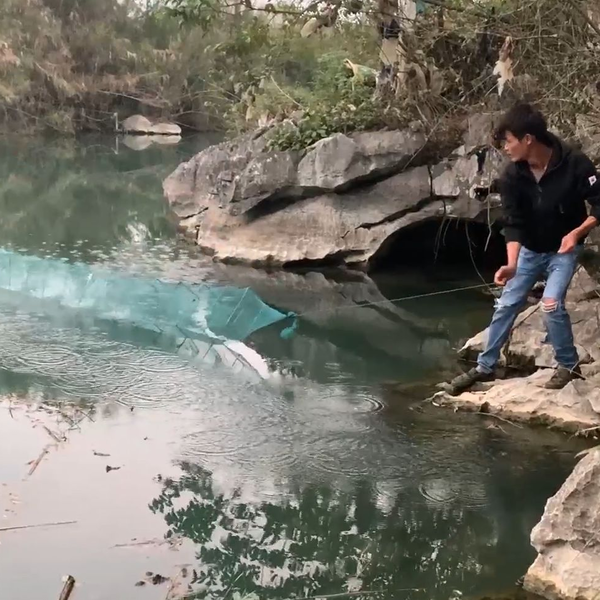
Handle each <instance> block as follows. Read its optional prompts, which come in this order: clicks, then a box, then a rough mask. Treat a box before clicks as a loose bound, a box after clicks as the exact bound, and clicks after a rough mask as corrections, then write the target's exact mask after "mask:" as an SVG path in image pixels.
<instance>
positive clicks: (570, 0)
mask: <svg viewBox="0 0 600 600" xmlns="http://www.w3.org/2000/svg"><path fill="white" fill-rule="evenodd" d="M567 4H568V5H569V6H570V7H571V8H572V9H573V10H575V11H576V12H577V13H579V15H580V16H582V17H583V19H584V20H585V22H586V23H587V24H588V25H589V26H590V27H591V28H592V29H593V30H594V31H595V32H596V34H597V35H600V28H599V27H598V25H596V23H594V21H592V20H591V19H590V17H589V15H588V14H586V13H585V11H583V10H582V9H581V7H580V6H579V5H577V4H576V3H575V2H573V0H567Z"/></svg>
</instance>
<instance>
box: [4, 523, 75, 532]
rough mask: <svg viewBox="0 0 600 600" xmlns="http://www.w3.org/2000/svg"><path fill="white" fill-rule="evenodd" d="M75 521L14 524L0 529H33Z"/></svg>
mask: <svg viewBox="0 0 600 600" xmlns="http://www.w3.org/2000/svg"><path fill="white" fill-rule="evenodd" d="M74 523H77V521H57V522H56V523H39V524H38V525H15V526H14V527H0V532H2V531H16V530H17V529H34V528H36V527H57V526H58V525H73V524H74Z"/></svg>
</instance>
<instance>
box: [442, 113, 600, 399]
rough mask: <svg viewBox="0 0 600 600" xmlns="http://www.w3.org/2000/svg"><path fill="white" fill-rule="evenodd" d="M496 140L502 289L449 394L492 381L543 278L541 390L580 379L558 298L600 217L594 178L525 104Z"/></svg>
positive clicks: (587, 164)
mask: <svg viewBox="0 0 600 600" xmlns="http://www.w3.org/2000/svg"><path fill="white" fill-rule="evenodd" d="M496 135H497V136H498V138H499V139H502V140H504V150H505V152H506V154H507V155H508V157H509V158H510V160H511V164H510V165H509V166H508V167H507V169H506V171H505V172H504V174H503V175H502V177H501V179H500V181H499V190H500V194H501V197H502V208H503V212H504V236H505V239H506V250H507V257H508V260H507V264H506V265H504V266H503V267H500V269H498V271H497V272H496V275H495V277H494V281H495V283H496V284H497V285H500V286H503V287H504V290H503V292H502V296H501V297H500V299H499V300H498V302H497V304H496V309H495V312H494V316H493V317H492V322H491V324H490V326H489V329H488V339H487V345H486V347H485V350H484V351H483V352H482V353H481V354H480V355H479V358H478V360H477V367H476V368H474V369H471V370H470V371H468V372H467V373H464V374H462V375H460V376H459V377H457V378H455V379H454V380H453V381H451V382H450V383H449V384H444V388H445V389H446V390H447V391H449V392H450V393H451V394H454V395H456V394H460V393H461V392H463V391H465V390H467V389H469V388H470V387H471V386H472V385H473V384H475V383H476V382H479V381H489V380H491V379H493V378H494V370H495V368H496V364H497V363H498V360H499V358H500V351H501V350H502V347H503V346H504V344H505V343H506V341H507V339H508V336H509V333H510V330H511V328H512V326H513V324H514V322H515V318H516V317H517V314H518V313H519V312H520V310H521V309H522V308H523V306H524V304H525V302H526V299H527V296H528V294H529V292H530V291H531V289H532V288H533V286H534V284H535V283H536V282H537V281H538V279H539V278H540V277H541V276H542V275H545V276H546V288H545V290H544V295H543V298H542V306H541V308H542V311H543V316H544V321H545V325H546V329H547V332H548V341H549V342H550V343H551V344H552V346H553V348H554V354H555V357H556V361H557V363H558V365H559V367H558V369H557V370H556V371H555V373H554V374H553V376H552V378H551V379H550V380H549V381H548V383H547V384H546V385H545V387H546V388H548V389H556V390H558V389H562V388H563V387H564V386H565V385H567V383H569V382H570V381H571V380H573V379H575V378H579V377H581V371H580V369H579V357H578V355H577V350H576V349H575V345H574V343H573V331H572V328H571V320H570V318H569V315H568V313H567V311H566V309H565V296H566V293H567V289H568V287H569V284H570V283H571V279H572V278H573V275H574V273H575V269H576V267H577V260H578V256H579V253H580V250H581V248H582V244H583V241H584V240H585V237H586V236H587V234H588V233H589V232H590V231H591V230H592V229H593V228H594V227H596V225H597V224H598V222H599V220H600V181H597V177H598V174H597V173H596V169H595V167H594V165H593V164H592V162H591V161H590V159H589V158H587V157H586V156H585V155H584V154H582V153H581V152H578V151H575V150H572V149H570V148H569V147H567V146H566V145H565V144H564V143H563V142H562V141H561V140H559V139H558V138H557V137H556V136H554V135H553V134H551V133H550V132H549V131H548V128H547V125H546V121H545V119H544V117H543V116H542V114H541V113H540V112H538V111H537V110H536V109H534V108H533V107H532V106H530V105H528V104H519V105H517V106H515V107H514V108H512V109H511V110H509V111H508V113H506V115H505V116H504V118H503V120H502V122H501V124H500V126H499V127H498V129H497V132H496ZM586 200H587V201H588V202H589V203H590V205H591V215H590V216H588V212H587V207H586V204H585V201H586Z"/></svg>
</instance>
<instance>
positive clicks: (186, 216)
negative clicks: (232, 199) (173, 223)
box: [178, 206, 208, 221]
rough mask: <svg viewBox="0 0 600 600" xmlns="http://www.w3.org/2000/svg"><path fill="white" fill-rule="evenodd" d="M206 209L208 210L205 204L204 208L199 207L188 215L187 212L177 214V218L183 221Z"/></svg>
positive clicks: (196, 215)
mask: <svg viewBox="0 0 600 600" xmlns="http://www.w3.org/2000/svg"><path fill="white" fill-rule="evenodd" d="M207 210H208V206H205V207H204V208H201V209H200V210H197V211H196V212H193V213H190V214H189V215H187V214H185V215H178V218H179V220H180V221H185V220H186V219H193V218H194V217H198V216H200V215H201V214H202V213H204V212H206V211H207Z"/></svg>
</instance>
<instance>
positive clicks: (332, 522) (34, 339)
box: [0, 139, 573, 600]
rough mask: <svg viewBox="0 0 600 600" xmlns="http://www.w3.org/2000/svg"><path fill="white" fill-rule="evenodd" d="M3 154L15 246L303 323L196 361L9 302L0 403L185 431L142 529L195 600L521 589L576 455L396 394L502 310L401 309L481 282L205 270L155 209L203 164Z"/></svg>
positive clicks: (168, 338)
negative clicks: (178, 566)
mask: <svg viewBox="0 0 600 600" xmlns="http://www.w3.org/2000/svg"><path fill="white" fill-rule="evenodd" d="M209 142H210V140H199V141H198V142H197V143H198V144H199V145H200V146H202V145H203V144H208V143H209ZM190 144H191V143H190ZM5 147H6V148H9V147H10V152H8V151H6V152H4V153H2V154H1V155H0V156H2V158H1V159H0V174H1V175H2V184H0V206H1V207H2V211H3V219H2V221H1V222H0V234H1V236H2V239H3V244H5V245H6V246H8V247H11V248H13V249H19V250H20V251H21V252H24V253H28V254H33V255H36V256H53V257H60V258H64V259H66V260H68V261H74V260H78V261H84V262H87V263H89V264H93V265H96V266H98V265H101V266H104V267H108V268H111V269H118V270H120V271H123V272H126V273H129V274H143V275H145V276H151V277H159V278H164V279H166V280H169V281H183V282H187V283H198V282H210V283H219V284H222V283H226V284H229V285H234V286H238V287H246V286H248V287H250V288H252V289H253V290H254V291H255V292H256V293H257V294H258V296H259V297H260V298H262V299H263V300H264V301H265V302H267V303H269V304H270V305H271V306H273V307H275V308H277V309H279V310H281V311H282V312H284V313H285V312H288V311H294V312H296V313H299V314H301V315H303V316H302V317H301V318H300V326H299V328H298V331H297V332H296V334H295V335H294V336H293V337H292V338H291V339H282V338H281V337H280V336H279V330H278V329H276V328H275V329H273V328H265V329H263V330H261V331H259V332H257V333H255V334H253V335H252V336H251V337H250V338H249V339H247V340H244V342H243V343H242V344H239V343H238V344H231V343H220V344H214V342H213V341H211V340H204V342H205V343H206V348H207V350H206V352H194V351H188V348H187V347H186V346H185V345H182V343H181V342H182V341H183V340H182V339H180V338H179V337H178V336H177V335H167V334H164V333H161V331H150V330H148V329H144V328H140V327H135V326H134V325H129V326H125V325H124V324H123V323H116V322H114V321H111V320H110V319H106V318H105V319H99V318H93V317H92V316H90V315H89V314H82V313H81V311H78V310H77V309H73V308H71V309H69V308H66V307H64V306H63V307H61V306H59V305H57V304H56V303H52V302H51V301H49V300H46V299H42V298H38V299H31V298H29V297H28V296H27V295H25V294H17V293H15V292H8V291H4V292H2V293H1V294H0V336H1V337H2V344H1V345H0V390H1V391H2V392H3V393H5V394H7V393H11V394H14V395H16V396H19V397H20V398H25V399H27V400H28V401H31V400H32V399H35V400H37V401H42V402H47V403H52V402H56V401H58V402H63V401H69V402H80V403H85V404H86V405H87V406H90V407H100V408H102V407H110V406H114V403H119V404H121V405H126V406H130V407H133V408H136V409H137V410H136V412H135V413H131V414H132V415H133V414H138V411H139V409H142V408H145V409H148V410H147V411H142V412H146V413H153V414H159V415H161V416H162V415H164V416H165V420H167V417H169V418H171V417H173V415H175V416H176V417H177V418H179V419H180V425H181V427H180V428H179V429H178V435H177V436H176V438H175V439H173V443H172V446H170V448H172V459H173V461H174V462H175V463H176V464H177V465H179V466H180V468H181V474H180V475H178V476H175V477H167V478H165V480H164V481H163V482H162V488H163V489H162V492H161V493H160V495H159V496H158V497H156V498H154V499H153V498H150V497H149V498H146V499H145V501H144V503H143V504H140V505H139V507H136V509H137V511H138V512H139V513H140V514H141V513H146V512H148V505H149V506H150V509H151V511H152V512H153V513H155V514H156V515H160V516H162V517H163V518H164V521H165V528H166V530H165V535H167V536H173V535H179V536H183V537H185V538H187V539H188V540H190V541H191V542H192V543H193V544H194V546H195V553H196V559H197V560H196V563H195V564H194V565H193V570H194V583H193V585H192V588H193V591H194V593H195V594H196V595H197V597H199V598H204V597H206V598H215V599H216V598H223V597H224V595H227V596H228V597H232V598H235V597H236V596H235V594H236V593H238V594H239V596H238V597H243V596H244V595H249V594H251V593H254V594H256V595H257V596H258V597H259V598H281V599H284V598H291V597H307V596H308V597H310V596H314V595H316V594H337V593H340V592H343V591H350V592H354V591H361V590H362V591H368V592H378V593H379V594H378V596H377V595H375V594H373V596H374V597H380V598H385V599H390V600H391V599H394V600H397V599H399V600H401V599H403V598H414V599H416V600H419V599H420V598H423V599H428V600H447V599H448V598H452V597H454V596H456V597H458V595H459V594H463V595H464V594H476V593H484V592H486V593H488V592H500V591H503V590H504V589H508V588H510V587H511V586H512V585H513V583H514V581H515V580H516V579H517V578H518V577H519V576H521V575H522V574H523V572H524V570H525V569H526V567H527V566H528V563H529V561H530V560H531V551H530V549H529V544H528V535H529V531H530V529H531V527H532V526H533V524H534V523H535V521H536V520H537V518H538V517H539V515H540V513H541V511H542V508H543V504H544V501H545V499H546V498H547V497H548V496H549V495H550V494H551V493H552V492H553V491H554V490H555V489H556V488H557V487H558V486H559V485H560V483H561V482H562V481H563V480H564V477H565V476H566V473H567V472H568V470H569V469H570V467H571V464H572V458H571V457H572V454H571V450H573V446H572V445H567V442H565V441H564V440H562V438H560V437H557V436H553V435H550V434H541V433H540V434H539V435H533V434H532V433H531V432H529V431H525V430H519V429H517V428H512V427H511V426H510V425H506V424H502V425H499V424H497V423H496V424H494V423H490V422H489V421H487V420H486V418H482V417H481V416H480V415H475V416H468V415H453V414H451V413H446V412H443V411H437V410H435V409H431V408H425V407H424V406H423V404H422V403H420V402H414V398H410V399H409V398H408V395H407V394H406V393H402V392H399V391H398V389H400V387H399V386H396V388H395V390H396V391H394V388H391V387H389V386H388V385H386V384H387V383H388V382H390V381H395V382H396V383H400V384H406V385H413V384H415V383H422V382H424V381H425V382H427V381H432V380H434V379H438V378H439V377H440V375H441V373H442V372H443V371H445V370H451V369H452V368H453V365H454V362H453V361H454V350H453V349H454V347H455V346H456V345H457V343H458V342H459V340H460V339H461V338H463V337H466V336H468V335H470V334H472V333H474V331H475V330H476V329H478V328H479V327H480V326H481V325H482V324H483V322H484V321H485V320H486V319H487V317H488V311H489V305H490V303H489V301H488V300H487V299H486V298H485V297H484V296H482V295H480V294H479V293H477V292H461V293H459V294H456V295H450V296H442V297H433V298H428V299H424V300H417V301H410V302H404V303H392V302H389V301H388V300H389V298H398V297H404V296H411V295H415V294H417V293H423V292H430V291H435V290H439V289H450V288H454V287H459V286H461V285H472V284H473V283H477V280H476V279H475V280H474V279H473V278H472V277H471V274H470V273H468V277H465V274H464V273H460V274H458V276H456V275H453V274H451V273H448V272H445V273H439V272H438V273H435V272H432V273H424V272H421V273H405V274H400V275H396V276H394V277H390V276H387V277H383V278H380V279H378V280H376V281H374V280H373V279H371V278H369V277H368V276H366V275H364V274H353V275H349V274H344V275H341V274H339V273H330V274H323V273H308V274H304V275H299V274H292V273H266V272H261V271H254V270H252V269H247V268H242V267H236V268H233V267H224V266H219V265H214V264H212V263H211V262H210V261H209V260H207V259H205V258H203V257H201V256H199V255H198V254H197V252H196V251H195V249H194V248H191V247H190V246H188V245H186V244H184V243H182V242H181V241H179V240H177V238H176V236H175V231H174V227H173V224H172V223H170V222H169V218H168V214H167V209H166V205H165V203H164V201H163V199H162V191H161V180H162V178H163V177H164V176H165V175H166V174H167V173H168V172H169V171H170V170H171V169H172V168H173V167H174V166H175V165H176V164H177V163H178V162H179V161H180V160H182V159H183V158H185V157H186V156H188V155H189V154H190V153H191V152H192V150H193V148H192V145H187V146H186V145H185V144H184V145H181V146H177V147H172V148H167V147H158V146H151V147H150V148H148V149H147V150H146V151H144V152H136V151H134V150H132V149H130V148H127V147H126V146H121V147H120V148H119V150H118V153H116V152H115V147H114V144H113V142H112V141H111V140H102V139H99V140H91V141H89V142H88V143H84V144H83V145H75V144H71V143H69V144H67V143H64V142H61V143H55V144H50V143H41V144H37V143H34V142H31V141H28V142H24V141H21V140H19V141H18V143H13V142H10V143H9V142H5ZM382 290H384V291H385V294H384V293H383V292H382ZM367 302H371V303H373V302H374V303H376V305H370V306H364V304H365V303H367ZM421 399H422V396H421ZM125 412H126V413H128V414H129V411H128V410H126V411H125ZM106 414H107V418H109V419H110V411H107V413H106ZM115 421H116V417H115ZM90 426H91V427H93V425H90ZM132 443H133V442H132ZM130 477H131V478H132V480H131V481H130V482H129V485H136V482H135V473H132V474H131V475H130ZM123 501H124V502H127V495H126V494H124V498H123ZM89 502H90V510H91V511H92V512H94V511H102V510H103V507H102V506H96V505H95V504H94V502H95V500H94V498H92V497H90V499H89ZM130 512H131V511H130ZM82 552H85V548H82ZM119 568H122V569H127V561H126V560H125V561H124V562H123V563H122V564H121V566H120V567H119ZM163 595H164V594H163ZM373 596H371V597H373ZM98 597H100V596H98Z"/></svg>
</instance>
